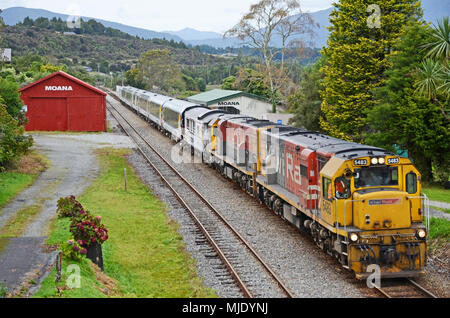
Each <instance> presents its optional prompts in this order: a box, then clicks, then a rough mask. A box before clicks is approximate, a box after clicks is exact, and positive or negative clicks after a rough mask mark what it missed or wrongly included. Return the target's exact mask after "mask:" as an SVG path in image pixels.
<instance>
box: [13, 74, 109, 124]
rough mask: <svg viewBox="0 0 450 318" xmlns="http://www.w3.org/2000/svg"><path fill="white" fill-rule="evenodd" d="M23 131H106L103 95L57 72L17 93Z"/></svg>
mask: <svg viewBox="0 0 450 318" xmlns="http://www.w3.org/2000/svg"><path fill="white" fill-rule="evenodd" d="M19 92H21V93H22V94H21V96H20V97H21V98H22V100H23V102H24V103H25V105H26V106H27V113H26V117H27V118H28V124H27V125H26V126H25V129H26V130H27V131H32V130H39V131H106V93H104V92H103V91H101V90H99V89H98V88H95V87H94V86H92V85H90V84H88V83H85V82H83V81H81V80H79V79H77V78H76V77H73V76H71V75H69V74H67V73H65V72H63V71H58V72H56V73H53V74H51V75H49V76H47V77H44V78H42V79H40V80H39V81H36V82H34V83H31V84H29V85H27V86H25V87H23V88H21V89H20V90H19Z"/></svg>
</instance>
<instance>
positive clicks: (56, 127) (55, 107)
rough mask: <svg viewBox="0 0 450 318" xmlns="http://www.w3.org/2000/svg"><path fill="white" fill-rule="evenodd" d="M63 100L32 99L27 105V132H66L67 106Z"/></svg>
mask: <svg viewBox="0 0 450 318" xmlns="http://www.w3.org/2000/svg"><path fill="white" fill-rule="evenodd" d="M66 103H67V101H66V99H65V98H32V100H31V105H28V111H27V117H28V119H29V122H28V124H27V127H26V128H27V129H26V130H28V131H30V130H31V131H32V130H40V131H66V130H67V108H66V107H67V106H66Z"/></svg>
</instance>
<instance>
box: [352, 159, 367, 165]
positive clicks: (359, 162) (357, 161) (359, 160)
mask: <svg viewBox="0 0 450 318" xmlns="http://www.w3.org/2000/svg"><path fill="white" fill-rule="evenodd" d="M353 164H354V165H355V166H367V160H366V159H356V160H353Z"/></svg>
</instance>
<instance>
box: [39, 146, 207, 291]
mask: <svg viewBox="0 0 450 318" xmlns="http://www.w3.org/2000/svg"><path fill="white" fill-rule="evenodd" d="M97 153H98V156H99V162H100V163H101V167H102V172H101V174H100V176H99V177H98V178H97V179H96V180H95V181H94V182H93V184H92V185H91V186H90V187H89V189H87V190H86V191H85V193H84V194H83V195H82V196H81V197H79V198H77V199H78V200H79V201H80V202H81V203H82V204H83V207H84V208H85V209H86V210H88V211H90V212H91V213H92V214H94V215H101V217H102V223H104V224H105V225H106V227H107V228H108V234H109V239H108V241H106V242H105V243H104V244H103V246H102V247H103V259H104V267H105V273H104V274H106V275H107V276H105V275H104V276H103V278H102V277H101V276H99V274H101V273H99V272H98V271H97V272H96V271H95V270H93V269H92V267H91V266H89V261H87V260H86V259H83V260H82V261H80V262H78V263H77V265H79V266H80V269H81V271H80V273H81V283H82V288H79V289H68V288H65V287H64V286H59V285H57V284H56V283H55V281H54V277H55V276H54V275H55V273H54V272H53V273H52V274H51V275H49V277H47V279H46V280H45V281H44V283H43V285H42V287H41V289H40V291H39V292H38V293H37V294H36V295H35V297H57V296H62V297H110V296H113V297H161V298H171V297H183V298H184V297H215V296H216V295H215V293H214V291H212V290H211V289H209V288H206V287H205V286H203V283H202V281H201V279H200V278H199V277H198V275H197V271H196V268H195V261H194V260H193V258H192V257H191V256H190V255H189V254H188V253H187V252H186V251H185V246H184V244H183V241H182V237H181V235H180V234H179V233H178V232H177V225H176V224H175V223H174V222H173V221H171V220H170V219H169V218H168V217H167V215H166V213H165V210H166V207H165V205H164V204H163V203H162V202H161V201H159V200H158V199H157V198H156V197H155V196H154V195H153V194H152V193H151V192H150V191H149V189H148V187H147V186H146V185H145V184H143V183H142V182H141V180H140V179H139V178H138V177H137V176H136V174H135V172H134V171H133V169H132V168H131V167H130V166H129V165H128V164H127V162H126V160H125V158H124V155H125V153H126V152H125V151H124V150H113V149H109V148H105V149H101V150H98V152H97ZM124 168H127V189H128V191H124V186H123V184H124V180H123V171H124ZM68 226H69V220H66V219H56V220H55V221H54V222H53V224H52V228H51V234H50V237H49V239H48V242H47V243H48V244H61V243H63V242H65V241H67V240H68V239H69V238H70V233H69V232H68ZM63 263H64V264H65V265H63V268H64V267H65V266H67V264H70V263H74V261H71V260H63ZM63 281H64V280H63ZM108 282H109V283H108ZM108 286H110V288H108ZM57 287H58V288H57ZM105 288H106V290H108V292H105ZM57 290H59V292H58V291H57Z"/></svg>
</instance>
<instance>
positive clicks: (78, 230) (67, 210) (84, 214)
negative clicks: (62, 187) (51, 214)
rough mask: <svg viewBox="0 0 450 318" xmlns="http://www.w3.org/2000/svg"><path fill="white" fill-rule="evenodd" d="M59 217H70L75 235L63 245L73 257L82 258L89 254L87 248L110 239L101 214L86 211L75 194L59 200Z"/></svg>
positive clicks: (71, 227)
mask: <svg viewBox="0 0 450 318" xmlns="http://www.w3.org/2000/svg"><path fill="white" fill-rule="evenodd" d="M56 212H57V213H58V217H60V218H63V217H70V219H71V222H70V227H69V231H70V232H71V233H72V235H73V239H72V240H68V241H67V242H66V243H65V244H64V246H62V249H63V253H64V254H65V255H66V256H68V257H70V258H72V259H80V258H81V257H82V256H83V255H86V254H87V248H89V247H90V246H93V245H96V244H99V245H101V244H103V243H104V242H105V241H106V240H107V239H108V230H107V229H106V227H105V225H104V224H102V223H101V220H102V218H101V217H100V216H93V215H91V214H90V213H89V212H88V211H85V210H84V208H83V206H82V205H81V203H80V202H78V201H77V200H76V199H75V197H74V196H73V195H71V196H69V197H65V198H60V199H59V200H58V209H57V211H56Z"/></svg>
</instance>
